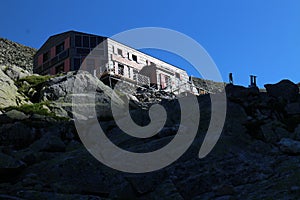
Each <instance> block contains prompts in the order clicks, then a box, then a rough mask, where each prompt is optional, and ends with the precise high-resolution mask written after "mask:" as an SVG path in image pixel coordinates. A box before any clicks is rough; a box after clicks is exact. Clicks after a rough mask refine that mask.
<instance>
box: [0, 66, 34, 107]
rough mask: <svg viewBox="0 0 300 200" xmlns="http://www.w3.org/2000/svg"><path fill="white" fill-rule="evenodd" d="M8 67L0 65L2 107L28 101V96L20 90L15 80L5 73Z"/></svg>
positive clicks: (0, 101)
mask: <svg viewBox="0 0 300 200" xmlns="http://www.w3.org/2000/svg"><path fill="white" fill-rule="evenodd" d="M6 68H7V67H5V66H0V108H1V107H2V108H3V107H9V106H18V105H21V104H24V103H28V101H27V100H26V98H25V97H24V96H23V95H22V94H20V93H19V92H18V88H17V86H16V85H15V82H14V80H13V79H11V78H10V77H9V76H8V75H7V74H5V70H6Z"/></svg>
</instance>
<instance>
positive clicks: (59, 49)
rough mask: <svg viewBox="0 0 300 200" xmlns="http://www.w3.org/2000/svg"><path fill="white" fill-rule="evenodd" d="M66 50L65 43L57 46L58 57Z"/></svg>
mask: <svg viewBox="0 0 300 200" xmlns="http://www.w3.org/2000/svg"><path fill="white" fill-rule="evenodd" d="M64 49H65V44H64V42H63V43H61V44H59V45H57V46H56V55H57V54H59V53H60V52H62V51H63V50H64Z"/></svg>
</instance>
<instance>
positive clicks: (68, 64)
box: [64, 58, 70, 72]
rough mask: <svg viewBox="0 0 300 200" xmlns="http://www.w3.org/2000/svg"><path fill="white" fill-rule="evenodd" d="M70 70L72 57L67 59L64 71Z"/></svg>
mask: <svg viewBox="0 0 300 200" xmlns="http://www.w3.org/2000/svg"><path fill="white" fill-rule="evenodd" d="M68 71H70V58H68V59H66V60H65V62H64V72H68Z"/></svg>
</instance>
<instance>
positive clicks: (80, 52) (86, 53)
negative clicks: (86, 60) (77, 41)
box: [76, 48, 90, 55]
mask: <svg viewBox="0 0 300 200" xmlns="http://www.w3.org/2000/svg"><path fill="white" fill-rule="evenodd" d="M76 52H77V53H78V54H81V55H88V54H89V53H90V49H85V48H77V49H76Z"/></svg>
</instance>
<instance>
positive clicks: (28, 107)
mask: <svg viewBox="0 0 300 200" xmlns="http://www.w3.org/2000/svg"><path fill="white" fill-rule="evenodd" d="M49 105H50V103H49V102H41V103H34V104H23V105H21V106H10V107H7V108H4V109H3V111H5V112H7V111H10V110H18V111H20V112H23V113H25V114H27V115H33V114H39V115H43V116H47V117H52V118H54V119H56V120H67V118H65V117H59V116H56V115H55V114H54V113H52V112H50V111H49V110H48V109H47V108H45V106H49Z"/></svg>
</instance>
